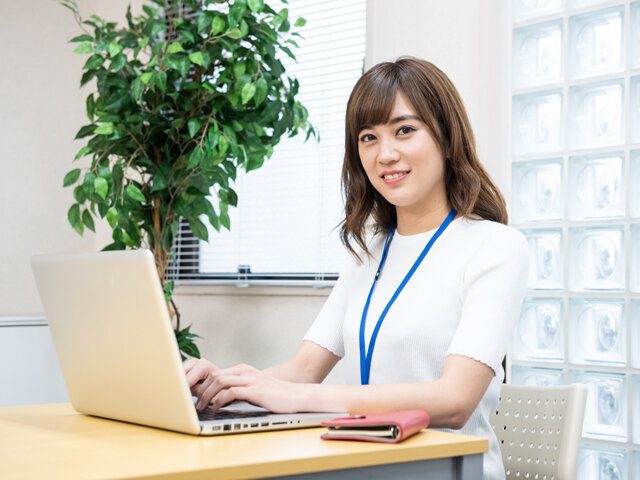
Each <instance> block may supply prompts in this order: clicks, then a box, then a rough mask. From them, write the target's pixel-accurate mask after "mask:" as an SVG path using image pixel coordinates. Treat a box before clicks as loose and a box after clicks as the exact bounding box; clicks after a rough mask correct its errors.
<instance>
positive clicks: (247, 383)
mask: <svg viewBox="0 0 640 480" xmlns="http://www.w3.org/2000/svg"><path fill="white" fill-rule="evenodd" d="M185 371H186V373H187V381H188V383H189V387H190V388H191V392H192V393H193V394H194V395H195V396H197V397H198V402H197V404H196V408H197V409H198V410H202V409H204V408H205V407H206V406H207V405H209V404H211V407H212V408H215V409H218V408H221V407H224V406H225V405H227V404H229V403H231V402H233V401H234V400H244V401H246V402H249V403H252V404H253V405H257V406H260V407H263V408H266V409H267V410H270V411H272V412H275V413H292V412H297V411H300V410H301V409H303V398H304V392H305V385H304V384H299V383H291V382H286V381H283V380H279V379H277V378H275V377H273V376H271V375H269V374H267V373H264V372H262V371H260V370H258V369H256V368H254V367H252V366H250V365H236V366H235V367H231V368H226V369H222V370H221V369H218V368H216V367H215V365H213V364H212V363H210V362H208V361H207V360H198V361H194V362H190V363H189V365H187V362H185Z"/></svg>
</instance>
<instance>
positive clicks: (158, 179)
mask: <svg viewBox="0 0 640 480" xmlns="http://www.w3.org/2000/svg"><path fill="white" fill-rule="evenodd" d="M165 188H167V177H165V176H164V174H163V173H162V172H161V171H159V170H158V171H157V172H156V174H155V175H154V176H153V186H152V187H151V193H154V192H161V191H162V190H164V189H165Z"/></svg>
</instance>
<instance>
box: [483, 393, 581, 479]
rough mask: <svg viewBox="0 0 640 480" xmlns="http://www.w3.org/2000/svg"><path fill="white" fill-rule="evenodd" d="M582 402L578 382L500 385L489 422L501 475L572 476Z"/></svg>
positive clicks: (576, 451) (525, 476)
mask: <svg viewBox="0 0 640 480" xmlns="http://www.w3.org/2000/svg"><path fill="white" fill-rule="evenodd" d="M586 401H587V386H586V385H582V384H575V385H563V386H552V387H533V386H522V385H509V384H505V385H502V390H501V392H500V402H499V403H498V408H497V410H496V413H495V415H492V416H491V426H492V427H493V430H494V432H495V433H496V436H497V437H498V442H499V443H500V450H501V452H502V460H503V462H504V468H505V473H506V477H507V480H509V479H518V480H575V479H576V476H577V470H578V454H579V452H580V438H581V436H582V422H583V420H584V409H585V405H586Z"/></svg>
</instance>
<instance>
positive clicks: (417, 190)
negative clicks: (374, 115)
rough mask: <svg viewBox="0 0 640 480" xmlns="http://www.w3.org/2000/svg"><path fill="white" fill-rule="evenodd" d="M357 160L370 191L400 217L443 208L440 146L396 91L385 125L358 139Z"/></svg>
mask: <svg viewBox="0 0 640 480" xmlns="http://www.w3.org/2000/svg"><path fill="white" fill-rule="evenodd" d="M358 152H359V154H360V161H361V162H362V166H363V168H364V170H365V172H366V174H367V177H369V181H370V182H371V184H372V185H373V187H374V188H375V189H376V190H377V191H378V192H379V193H380V194H381V195H382V196H383V197H384V198H385V199H386V200H387V201H388V202H389V203H391V204H392V205H394V206H395V207H396V211H397V213H398V221H399V222H400V217H401V215H403V214H405V213H407V214H412V215H421V214H429V213H431V212H433V211H434V210H441V209H442V208H446V206H447V205H448V203H447V194H446V188H445V180H444V174H445V162H444V158H443V156H442V153H441V152H440V147H439V146H438V144H437V142H436V141H435V140H434V138H433V136H432V135H431V132H430V131H429V129H428V128H427V126H426V124H425V123H423V122H422V120H420V117H418V115H417V114H416V111H415V110H414V108H413V106H412V105H411V103H410V102H409V99H408V98H407V97H406V95H405V94H404V93H403V92H401V91H398V93H397V95H396V98H395V101H394V104H393V108H392V111H391V115H390V117H389V121H388V122H387V123H385V124H381V125H368V126H365V128H363V129H362V130H361V131H360V133H359V134H358Z"/></svg>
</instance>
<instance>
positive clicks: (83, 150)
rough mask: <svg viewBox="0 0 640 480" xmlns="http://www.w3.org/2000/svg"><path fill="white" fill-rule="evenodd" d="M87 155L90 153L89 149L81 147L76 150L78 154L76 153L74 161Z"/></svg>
mask: <svg viewBox="0 0 640 480" xmlns="http://www.w3.org/2000/svg"><path fill="white" fill-rule="evenodd" d="M87 153H91V148H89V147H82V148H81V149H80V150H78V153H76V156H75V158H74V160H78V159H79V158H81V157H83V156H85V155H86V154H87Z"/></svg>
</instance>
